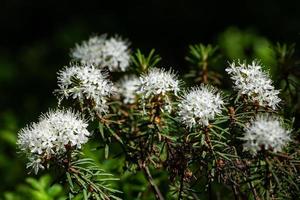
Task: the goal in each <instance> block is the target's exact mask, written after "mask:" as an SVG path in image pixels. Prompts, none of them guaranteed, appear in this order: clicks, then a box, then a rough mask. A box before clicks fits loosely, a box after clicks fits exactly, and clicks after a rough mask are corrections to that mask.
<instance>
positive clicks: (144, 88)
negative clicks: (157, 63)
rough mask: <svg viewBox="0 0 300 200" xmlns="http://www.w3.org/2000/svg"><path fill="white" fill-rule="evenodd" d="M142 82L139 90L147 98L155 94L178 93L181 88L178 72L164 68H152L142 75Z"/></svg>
mask: <svg viewBox="0 0 300 200" xmlns="http://www.w3.org/2000/svg"><path fill="white" fill-rule="evenodd" d="M140 83H141V87H140V91H139V92H140V93H141V94H142V95H143V97H144V98H146V99H147V98H149V97H151V96H155V95H166V94H167V93H173V94H175V95H177V93H178V92H179V90H180V88H179V85H180V84H179V80H178V79H177V76H176V74H175V73H174V72H173V71H171V70H169V71H166V70H165V69H163V68H162V69H158V68H151V69H150V70H149V72H148V73H146V74H144V75H142V76H141V77H140Z"/></svg>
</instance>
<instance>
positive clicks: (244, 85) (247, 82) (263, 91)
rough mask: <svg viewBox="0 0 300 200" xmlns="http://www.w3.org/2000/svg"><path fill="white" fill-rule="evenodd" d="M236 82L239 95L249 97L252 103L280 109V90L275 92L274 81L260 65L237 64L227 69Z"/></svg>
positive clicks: (254, 63)
mask: <svg viewBox="0 0 300 200" xmlns="http://www.w3.org/2000/svg"><path fill="white" fill-rule="evenodd" d="M226 71H227V73H228V74H229V75H230V76H231V79H232V80H233V81H234V88H235V89H236V90H237V91H238V92H239V95H247V97H248V98H249V100H250V101H252V102H253V103H254V102H257V103H258V104H259V105H260V106H268V107H271V108H272V109H276V107H278V104H279V102H280V101H281V100H280V98H279V97H278V94H279V90H275V89H274V86H273V85H272V80H271V79H270V78H269V76H268V74H267V73H266V72H264V71H263V70H262V68H261V66H260V65H259V63H257V62H255V61H253V62H252V64H248V65H247V64H246V63H238V64H237V65H236V63H235V62H233V63H232V64H230V67H229V68H227V69H226Z"/></svg>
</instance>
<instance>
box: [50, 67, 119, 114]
mask: <svg viewBox="0 0 300 200" xmlns="http://www.w3.org/2000/svg"><path fill="white" fill-rule="evenodd" d="M58 86H59V89H58V90H56V91H55V92H56V93H57V94H59V95H60V96H61V97H60V98H61V99H60V101H61V100H62V99H63V98H66V99H68V98H69V97H72V98H73V99H77V100H78V101H79V102H80V103H84V102H87V101H88V102H89V103H90V104H91V105H90V106H93V109H94V110H95V111H96V112H97V113H98V114H100V115H102V114H106V113H107V112H108V105H107V101H108V99H109V97H110V96H111V95H112V94H113V93H114V92H115V88H114V86H113V84H112V82H111V81H110V80H108V79H107V73H105V72H103V71H101V69H97V68H95V67H94V66H93V65H80V66H78V65H73V66H70V67H66V68H64V69H63V70H61V71H59V72H58Z"/></svg>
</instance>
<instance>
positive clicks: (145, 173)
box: [139, 163, 164, 200]
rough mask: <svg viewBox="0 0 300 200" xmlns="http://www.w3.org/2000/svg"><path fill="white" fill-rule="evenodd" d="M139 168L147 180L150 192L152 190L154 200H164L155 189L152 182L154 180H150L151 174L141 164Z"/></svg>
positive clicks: (156, 188) (155, 186) (157, 189)
mask: <svg viewBox="0 0 300 200" xmlns="http://www.w3.org/2000/svg"><path fill="white" fill-rule="evenodd" d="M139 167H140V169H142V171H143V173H144V175H145V177H146V178H147V180H148V182H149V183H150V185H151V188H152V190H153V192H154V194H155V198H156V199H157V200H164V197H163V196H162V194H161V192H160V190H159V188H158V187H157V185H156V184H155V182H154V180H153V178H152V175H151V173H150V171H149V168H148V167H147V166H145V165H144V164H143V163H139Z"/></svg>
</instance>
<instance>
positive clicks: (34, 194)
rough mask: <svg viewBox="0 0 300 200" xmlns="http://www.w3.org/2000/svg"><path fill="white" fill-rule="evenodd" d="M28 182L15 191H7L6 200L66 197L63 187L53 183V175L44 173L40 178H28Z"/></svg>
mask: <svg viewBox="0 0 300 200" xmlns="http://www.w3.org/2000/svg"><path fill="white" fill-rule="evenodd" d="M25 182H26V184H21V185H19V186H18V187H17V188H16V191H15V192H5V193H4V197H5V198H4V199H5V200H27V199H31V200H63V199H66V196H65V195H64V191H63V187H62V186H61V185H59V184H56V183H55V184H52V183H51V182H52V180H51V176H50V175H44V176H42V177H40V178H39V179H35V178H26V180H25Z"/></svg>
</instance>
